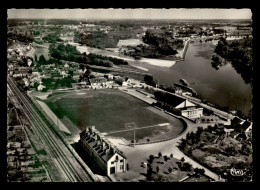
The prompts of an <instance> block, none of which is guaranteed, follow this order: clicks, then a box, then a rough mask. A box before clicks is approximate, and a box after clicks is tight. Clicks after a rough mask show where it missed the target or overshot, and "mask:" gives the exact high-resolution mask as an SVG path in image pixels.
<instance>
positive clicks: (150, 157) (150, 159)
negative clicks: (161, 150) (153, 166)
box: [148, 155, 154, 163]
mask: <svg viewBox="0 0 260 190" xmlns="http://www.w3.org/2000/svg"><path fill="white" fill-rule="evenodd" d="M153 160H154V156H153V155H150V156H149V160H148V162H149V163H152V162H153Z"/></svg>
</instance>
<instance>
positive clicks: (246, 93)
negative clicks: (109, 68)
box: [74, 42, 252, 115]
mask: <svg viewBox="0 0 260 190" xmlns="http://www.w3.org/2000/svg"><path fill="white" fill-rule="evenodd" d="M74 45H76V46H77V49H78V50H79V51H80V52H84V51H86V52H87V53H89V52H92V53H97V54H101V55H106V56H114V57H115V56H116V57H120V58H123V59H125V60H126V61H128V63H129V64H130V65H133V66H138V67H142V68H145V69H148V72H149V73H151V74H152V75H153V77H154V79H155V80H156V81H158V82H159V83H160V84H165V85H172V84H173V83H175V82H179V80H180V79H181V78H183V79H185V80H186V81H188V83H189V84H190V86H191V87H192V88H194V89H195V90H196V91H197V93H198V96H199V97H200V98H202V99H206V100H207V101H208V102H210V103H212V104H215V105H218V106H221V107H225V106H228V107H229V109H230V110H240V111H242V113H243V114H245V115H248V111H249V110H250V109H251V106H252V88H251V86H250V84H246V83H245V82H244V80H243V79H242V77H241V76H240V74H238V73H237V72H236V71H235V69H234V68H233V67H232V65H231V64H230V63H228V64H226V65H224V66H222V67H220V68H219V69H218V70H216V69H214V68H213V67H212V66H211V55H212V54H213V51H214V49H215V45H213V44H212V42H203V43H200V42H194V43H190V45H189V48H188V50H187V54H186V57H185V60H184V61H180V62H176V63H175V62H173V61H165V60H159V59H157V60H154V59H142V60H140V61H136V60H133V59H132V58H129V57H126V56H123V55H118V53H116V52H113V51H107V50H99V49H96V48H89V47H86V46H78V45H77V44H74ZM115 51H116V49H115ZM160 64H161V65H162V66H158V65H160Z"/></svg>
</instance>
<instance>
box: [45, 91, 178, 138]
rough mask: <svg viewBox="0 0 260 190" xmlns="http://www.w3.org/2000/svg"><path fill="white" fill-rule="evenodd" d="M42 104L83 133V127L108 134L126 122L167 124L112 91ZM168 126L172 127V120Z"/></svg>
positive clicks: (62, 97)
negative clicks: (93, 128)
mask: <svg viewBox="0 0 260 190" xmlns="http://www.w3.org/2000/svg"><path fill="white" fill-rule="evenodd" d="M45 102H46V104H47V105H48V106H49V107H50V109H51V110H52V111H53V112H54V113H55V114H56V115H57V116H58V117H59V118H60V119H61V121H63V120H64V121H63V123H64V124H65V125H66V124H67V122H66V120H67V118H68V119H70V120H71V121H72V123H73V124H74V125H76V126H78V128H79V129H80V130H84V129H85V128H86V126H95V127H96V128H97V129H98V130H99V131H100V132H106V133H107V132H111V131H117V130H123V129H125V123H129V122H135V123H136V126H137V127H146V126H152V125H157V124H161V123H168V122H169V121H168V119H166V118H164V117H162V116H160V115H158V114H156V113H155V112H153V111H151V110H149V109H147V108H148V107H149V105H148V104H146V103H144V102H143V101H141V100H139V99H136V98H134V97H132V96H130V95H127V94H125V93H123V92H121V91H118V90H112V89H104V90H85V91H81V93H77V92H75V91H74V92H68V93H62V94H53V96H52V97H51V98H49V99H47V100H46V101H45ZM170 123H171V124H172V121H171V122H170ZM175 123H176V126H175V127H177V128H178V130H176V133H178V132H179V131H180V130H181V129H182V124H181V122H180V121H179V120H178V119H176V121H175ZM156 130H158V129H157V128H156V127H155V128H149V130H148V129H147V130H142V133H141V134H140V133H139V134H138V135H137V136H138V138H144V137H147V136H149V135H154V134H156V133H158V132H156ZM160 130H163V131H164V132H167V131H169V129H167V127H161V128H160ZM153 131H154V132H153ZM115 136H118V135H115ZM126 136H129V135H126ZM130 136H132V135H130Z"/></svg>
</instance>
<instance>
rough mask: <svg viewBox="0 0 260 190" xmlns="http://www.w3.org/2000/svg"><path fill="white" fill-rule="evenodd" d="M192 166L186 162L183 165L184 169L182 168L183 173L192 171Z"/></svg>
mask: <svg viewBox="0 0 260 190" xmlns="http://www.w3.org/2000/svg"><path fill="white" fill-rule="evenodd" d="M191 167H192V166H191V164H190V163H188V162H184V163H183V164H182V167H181V169H182V170H183V171H191Z"/></svg>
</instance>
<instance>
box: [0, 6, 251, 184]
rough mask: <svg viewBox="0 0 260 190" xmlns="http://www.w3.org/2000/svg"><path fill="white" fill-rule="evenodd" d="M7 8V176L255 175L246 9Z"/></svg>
mask: <svg viewBox="0 0 260 190" xmlns="http://www.w3.org/2000/svg"><path fill="white" fill-rule="evenodd" d="M6 13H7V22H6V23H7V34H6V40H7V49H6V51H7V69H6V71H7V73H6V71H4V74H5V73H6V80H7V92H6V93H7V104H6V105H7V127H6V128H5V126H2V127H3V128H5V131H6V135H7V136H6V155H4V156H6V161H7V164H6V167H7V170H6V172H7V173H6V176H7V177H6V179H7V182H10V183H12V182H27V183H32V182H148V183H149V182H181V183H186V182H194V183H196V182H205V183H206V182H207V183H211V182H252V181H253V143H252V139H253V138H252V128H253V124H254V121H253V118H254V117H253V102H252V99H253V93H252V89H253V81H254V80H253V70H254V69H253V62H254V61H253V43H254V37H253V19H252V16H253V12H252V10H251V9H250V8H60V9H58V8H56V9H50V8H38V9H37V8H9V9H6ZM3 27H5V26H3ZM5 43H6V42H5ZM4 51H5V50H4ZM2 64H5V63H2ZM4 101H5V100H4ZM3 109H6V108H5V107H4V108H3Z"/></svg>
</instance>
